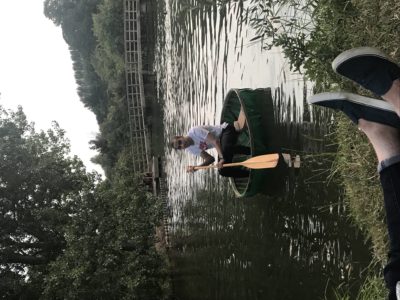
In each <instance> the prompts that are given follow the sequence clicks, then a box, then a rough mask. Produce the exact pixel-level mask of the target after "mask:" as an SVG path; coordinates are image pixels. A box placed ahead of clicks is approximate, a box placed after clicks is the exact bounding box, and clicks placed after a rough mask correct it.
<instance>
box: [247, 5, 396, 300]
mask: <svg viewBox="0 0 400 300" xmlns="http://www.w3.org/2000/svg"><path fill="white" fill-rule="evenodd" d="M252 2H253V3H254V4H261V5H263V6H264V8H263V11H261V10H258V12H257V14H256V17H258V21H257V18H256V17H254V20H253V21H254V27H255V28H256V29H257V30H258V32H259V34H260V37H262V38H263V39H264V40H266V42H265V44H266V47H269V46H271V45H274V46H281V47H282V48H283V50H284V52H285V54H286V56H287V58H288V59H289V60H290V61H291V64H292V66H293V69H301V70H302V71H303V72H304V73H305V74H306V76H307V77H308V78H309V79H310V80H312V81H314V82H315V83H316V85H315V89H316V92H322V91H334V90H346V91H350V92H355V93H358V94H362V95H366V96H373V95H371V94H368V92H367V91H365V90H363V89H361V88H359V87H358V86H356V85H354V84H352V83H351V82H350V81H348V80H345V79H343V78H340V77H339V76H338V75H336V74H334V73H333V71H332V70H331V61H332V60H333V59H334V58H335V56H336V55H338V54H339V53H340V52H342V51H344V50H346V49H349V48H353V47H360V46H371V47H377V48H379V49H381V50H383V51H384V52H386V53H388V54H389V55H391V56H392V57H393V58H394V59H396V60H397V61H400V51H399V48H400V46H399V45H400V36H399V35H398V31H399V28H400V14H399V13H400V2H398V1H396V0H352V1H347V0H346V1H344V0H319V1H312V0H308V1H306V2H307V7H313V8H314V9H313V12H312V13H310V11H309V10H308V9H307V10H306V9H303V8H300V7H297V8H296V9H297V10H296V9H294V10H293V9H292V14H293V16H295V17H298V16H299V15H301V14H303V13H306V14H309V17H310V19H311V23H307V22H305V21H304V19H301V18H297V20H300V23H299V21H293V22H288V21H287V20H290V19H288V18H287V17H286V18H285V19H284V18H283V16H279V15H273V14H272V13H271V11H272V10H269V9H265V7H268V5H267V4H268V3H271V1H268V0H261V1H252ZM284 2H285V3H286V4H285V5H287V6H289V7H291V6H292V5H295V3H296V2H298V1H291V0H287V1H284ZM280 5H281V4H280ZM293 7H295V6H293ZM254 10H255V11H256V10H257V9H256V8H255V6H254ZM296 14H297V16H296ZM260 16H261V18H260ZM267 16H268V17H267ZM261 20H262V21H261ZM271 20H275V21H271ZM277 20H280V21H277ZM301 20H303V21H301ZM301 22H303V23H301ZM271 26H274V27H275V28H277V27H279V28H280V29H279V30H278V31H275V33H274V34H273V35H271V30H270V29H271ZM304 30H305V34H304ZM272 32H273V31H272ZM300 66H303V68H300ZM335 123H336V129H335V132H336V138H337V142H338V145H339V150H338V154H337V158H336V162H335V165H334V168H333V170H332V171H333V173H334V174H335V176H340V181H341V182H342V184H343V186H344V188H345V193H346V195H345V197H346V201H347V204H348V207H349V215H350V217H351V218H352V220H353V221H354V223H355V224H356V225H358V226H359V227H360V228H361V229H362V231H363V232H364V234H365V236H366V238H367V239H369V240H371V242H372V245H373V246H372V249H371V251H372V252H373V257H374V262H372V264H374V265H375V266H376V265H378V266H380V265H382V264H384V263H385V261H386V253H387V233H386V228H385V224H384V210H383V200H382V194H381V188H380V184H379V178H378V174H377V172H376V165H377V161H376V158H375V156H374V153H373V150H372V148H371V146H370V145H369V143H368V141H367V140H366V138H365V137H364V136H363V135H362V134H360V132H359V131H358V130H357V128H356V126H354V125H353V124H351V122H350V121H348V119H347V118H346V117H343V115H341V114H340V113H338V114H337V116H336V118H335ZM378 269H379V268H378ZM370 274H371V275H369V276H368V278H367V279H366V281H365V284H364V286H363V287H362V289H361V290H360V294H359V297H358V299H383V298H384V297H385V294H386V291H385V288H384V284H383V279H382V274H379V272H376V271H375V272H370ZM341 290H342V288H338V292H337V298H338V299H349V298H348V296H346V293H345V292H344V293H343V292H341ZM344 290H345V288H344Z"/></svg>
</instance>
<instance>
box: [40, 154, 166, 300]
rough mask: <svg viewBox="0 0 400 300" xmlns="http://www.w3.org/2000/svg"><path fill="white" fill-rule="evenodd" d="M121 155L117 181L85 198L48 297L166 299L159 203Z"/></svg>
mask: <svg viewBox="0 0 400 300" xmlns="http://www.w3.org/2000/svg"><path fill="white" fill-rule="evenodd" d="M131 163H132V162H131V161H130V160H129V159H128V157H127V156H123V157H122V158H121V159H120V161H119V163H118V166H117V170H116V172H115V174H118V175H116V176H114V178H113V181H112V182H111V181H105V182H103V183H102V184H100V185H99V186H98V187H97V188H96V189H95V191H94V192H93V193H89V194H86V195H85V196H84V197H83V198H84V200H83V205H82V208H81V211H80V212H79V213H78V214H77V215H76V216H74V218H73V222H72V223H71V225H70V226H68V229H67V235H66V236H67V242H68V243H67V247H66V250H65V252H64V254H63V255H62V256H60V257H59V258H58V259H57V260H56V261H55V262H53V263H52V264H51V273H50V275H49V276H48V277H47V278H46V289H45V298H46V299H64V298H68V299H162V298H163V296H162V295H163V288H162V286H163V285H164V281H165V279H166V272H165V270H164V269H163V267H162V266H163V260H162V259H161V257H160V256H159V255H158V254H157V253H156V251H155V248H154V244H155V240H154V230H155V225H157V224H158V222H159V219H160V218H159V213H158V212H159V209H158V206H159V203H158V202H157V201H158V200H157V199H155V198H153V197H152V196H151V195H150V194H146V193H145V192H144V191H143V190H141V189H140V187H139V186H138V182H137V179H136V177H135V176H134V174H133V173H132V171H131V168H129V166H130V165H131Z"/></svg>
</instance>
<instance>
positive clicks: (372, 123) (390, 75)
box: [309, 47, 400, 300]
mask: <svg viewBox="0 0 400 300" xmlns="http://www.w3.org/2000/svg"><path fill="white" fill-rule="evenodd" d="M332 67H333V69H334V71H335V72H336V73H338V74H339V75H342V76H344V77H347V78H349V79H351V80H353V81H355V82H356V83H358V84H360V85H361V86H363V87H364V88H366V89H368V90H370V91H372V92H373V93H375V94H377V95H379V96H381V97H382V99H383V100H385V101H382V100H377V99H372V98H367V97H363V96H360V95H356V94H351V93H346V92H338V93H321V94H317V95H314V96H313V97H311V99H309V102H310V103H312V104H317V105H321V106H325V107H329V108H333V109H339V110H341V111H342V112H344V113H345V114H346V115H347V116H348V117H349V118H350V119H351V120H352V121H353V122H354V123H355V124H356V125H357V126H358V128H359V129H360V130H361V131H362V132H363V133H364V134H365V135H366V136H367V138H368V139H369V141H370V143H371V144H372V146H373V148H374V150H375V153H376V157H377V159H378V162H379V164H378V172H379V177H380V182H381V186H382V190H383V196H384V205H385V210H386V223H387V229H388V233H389V247H390V248H389V254H388V262H387V264H386V266H385V268H384V279H385V282H386V286H387V288H388V289H389V296H388V298H389V300H394V299H399V300H400V117H399V116H400V67H399V66H398V65H397V64H396V63H395V62H393V61H392V60H391V59H390V58H389V57H388V56H386V55H385V54H384V53H382V52H380V51H379V50H377V49H374V48H369V47H361V48H355V49H351V50H348V51H345V52H343V53H342V54H340V55H339V56H338V57H337V58H336V59H335V60H334V61H333V62H332Z"/></svg>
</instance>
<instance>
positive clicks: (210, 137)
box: [206, 133, 225, 169]
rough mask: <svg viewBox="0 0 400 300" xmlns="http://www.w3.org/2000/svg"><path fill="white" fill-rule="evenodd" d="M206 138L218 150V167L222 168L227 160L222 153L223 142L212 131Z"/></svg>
mask: <svg viewBox="0 0 400 300" xmlns="http://www.w3.org/2000/svg"><path fill="white" fill-rule="evenodd" d="M206 140H207V142H208V143H210V144H213V145H214V147H215V150H217V152H218V158H219V160H218V163H217V165H218V169H221V168H222V165H223V164H224V162H225V159H224V154H223V153H222V147H221V143H220V141H219V139H218V138H216V137H215V136H214V135H213V134H212V133H208V134H207V138H206Z"/></svg>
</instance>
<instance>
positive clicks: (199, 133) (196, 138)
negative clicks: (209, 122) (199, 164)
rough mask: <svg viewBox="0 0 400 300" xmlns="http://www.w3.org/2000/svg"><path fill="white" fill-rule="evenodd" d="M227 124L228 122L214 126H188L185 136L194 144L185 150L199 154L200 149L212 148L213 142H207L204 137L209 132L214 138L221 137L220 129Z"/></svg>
mask: <svg viewBox="0 0 400 300" xmlns="http://www.w3.org/2000/svg"><path fill="white" fill-rule="evenodd" d="M226 126H228V123H226V122H224V123H222V124H220V125H216V126H196V127H192V128H190V130H189V132H188V133H187V136H189V137H190V138H191V139H192V140H193V142H194V144H193V145H190V146H189V147H187V148H186V150H187V151H189V152H190V153H192V154H194V155H200V153H201V152H202V151H205V150H208V149H211V148H214V145H213V144H210V143H207V141H206V138H207V135H208V134H209V133H211V134H212V135H213V136H214V137H215V138H216V139H219V138H220V137H221V133H222V130H224V129H225V128H226Z"/></svg>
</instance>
